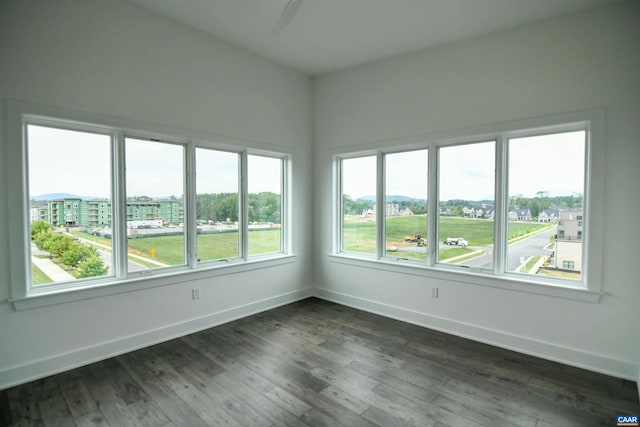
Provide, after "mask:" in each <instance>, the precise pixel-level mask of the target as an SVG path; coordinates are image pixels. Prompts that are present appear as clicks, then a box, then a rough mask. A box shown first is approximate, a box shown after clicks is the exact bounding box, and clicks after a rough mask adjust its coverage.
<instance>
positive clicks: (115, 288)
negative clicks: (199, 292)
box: [9, 254, 298, 311]
mask: <svg viewBox="0 0 640 427" xmlns="http://www.w3.org/2000/svg"><path fill="white" fill-rule="evenodd" d="M297 258H298V257H297V255H282V254H276V255H273V256H268V257H260V258H258V259H251V260H249V261H245V262H241V263H240V262H239V263H233V264H223V265H220V264H215V265H212V264H204V265H201V266H199V268H197V269H196V270H192V269H188V268H186V267H185V268H179V269H175V270H172V271H170V272H163V273H159V274H150V275H148V276H143V277H140V276H139V277H133V278H129V279H126V280H117V281H111V282H99V283H96V284H89V285H87V286H83V287H73V288H69V287H66V288H57V289H52V288H51V287H46V288H43V289H36V290H33V291H31V292H30V293H29V294H28V295H27V296H25V297H20V298H14V299H11V300H9V301H10V302H11V303H12V304H13V307H14V309H15V310H16V311H21V310H29V309H33V308H40V307H46V306H50V305H57V304H65V303H69V302H74V301H81V300H86V299H91V298H100V297H105V296H110V295H116V294H121V293H126V292H136V291H140V290H143V289H150V288H155V287H160V286H168V285H174V284H176V283H180V282H182V281H187V280H188V281H193V280H200V279H207V278H212V277H218V276H224V275H228V274H236V273H242V272H245V271H249V270H256V269H260V268H270V267H275V266H279V265H284V264H290V263H293V262H295V261H296V260H297Z"/></svg>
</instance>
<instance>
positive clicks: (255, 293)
mask: <svg viewBox="0 0 640 427" xmlns="http://www.w3.org/2000/svg"><path fill="white" fill-rule="evenodd" d="M310 96H311V80H310V78H308V77H307V76H305V75H303V74H300V73H297V72H293V71H290V70H288V69H286V68H284V67H282V66H280V65H277V64H275V63H273V62H269V61H267V60H265V59H263V58H260V57H257V56H255V55H252V54H249V53H246V52H244V51H241V50H239V49H237V48H235V47H233V46H231V45H229V44H226V43H223V42H220V41H217V40H215V39H212V38H211V37H209V36H206V35H204V34H202V33H199V32H197V31H195V30H191V29H189V28H187V27H184V26H181V25H178V24H174V23H172V22H170V21H168V20H167V19H165V18H162V17H160V16H159V15H155V14H153V13H151V12H148V11H146V10H144V9H142V8H139V7H138V6H134V5H132V4H129V3H127V2H124V1H121V0H76V1H72V0H56V1H40V0H8V1H2V2H1V4H0V117H2V121H0V123H2V124H0V126H1V128H0V141H1V142H0V236H7V234H8V222H7V217H8V216H9V215H11V212H12V210H11V208H10V207H9V206H8V204H7V200H6V194H7V188H9V187H8V186H10V185H11V182H12V181H11V177H10V176H7V165H6V161H5V159H6V141H5V129H6V127H5V123H4V117H5V102H6V100H7V99H17V100H20V101H28V102H32V103H37V104H42V105H50V106H59V107H63V108H65V109H72V110H77V111H81V112H89V113H97V114H103V115H111V116H116V117H121V118H126V119H131V120H135V121H145V122H150V123H155V124H160V125H163V126H170V127H175V128H183V129H188V130H193V131H197V132H204V133H214V134H218V135H229V136H232V137H234V138H239V139H241V140H247V141H254V142H250V144H251V145H252V146H254V147H257V148H260V147H261V144H262V145H264V144H268V145H269V146H273V145H278V146H281V147H284V149H286V150H288V151H289V152H291V153H292V154H293V160H294V171H293V187H294V190H293V191H294V197H293V201H294V206H293V212H294V218H293V223H294V225H293V226H294V229H293V240H294V241H293V246H294V252H295V253H296V254H298V255H299V257H298V258H297V261H296V262H294V263H290V264H286V265H281V266H277V267H273V268H271V269H270V270H269V271H268V274H266V273H265V272H266V271H265V270H257V271H250V272H245V273H239V274H236V275H226V276H220V277H217V278H211V279H205V280H199V281H197V282H187V283H175V284H173V285H169V286H164V287H159V288H154V289H150V290H145V291H139V292H130V293H125V294H118V295H113V296H109V297H104V298H97V299H91V300H85V301H80V302H74V303H67V304H62V305H57V306H50V307H46V308H39V309H33V310H27V311H20V312H16V311H14V310H13V308H12V307H11V305H10V304H9V303H8V302H7V300H8V298H9V296H10V295H9V289H10V286H9V280H10V276H9V269H10V266H9V264H8V259H9V251H10V250H11V247H10V242H9V241H8V239H7V238H2V239H0V388H4V387H6V386H7V385H10V384H13V383H17V382H21V381H25V380H28V379H30V378H33V377H36V376H40V375H44V374H47V373H51V372H53V371H56V370H60V369H63V368H67V367H70V366H73V365H75V364H81V363H86V362H88V361H90V360H94V359H99V358H104V357H107V356H109V355H110V354H112V353H114V352H122V351H125V350H127V349H130V348H132V347H135V346H138V345H143V344H146V343H150V342H153V341H157V340H163V339H167V338H169V337H172V336H174V335H179V334H184V333H185V332H187V331H190V330H194V329H196V328H204V327H207V326H210V325H212V324H215V323H219V322H223V321H226V320H229V319H231V318H233V317H235V316H241V315H246V314H247V313H249V312H251V311H255V310H261V309H264V308H267V307H271V306H274V305H277V304H281V303H284V302H288V301H292V300H295V299H299V298H301V297H303V296H304V295H308V294H309V293H310V288H309V286H310V280H309V277H308V275H307V274H306V272H307V271H309V270H310V269H311V268H310V266H311V259H310V252H311V246H310V242H311V232H310V229H311V221H310V214H311V209H310V205H311V200H310V193H311V192H310V190H311V176H310V175H309V173H308V172H307V171H308V170H310V169H311V163H310V162H311V110H310V109H311V99H310ZM193 286H199V287H201V290H202V296H201V299H200V300H199V301H195V302H194V301H192V300H191V288H192V287H193Z"/></svg>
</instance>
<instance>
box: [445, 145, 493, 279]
mask: <svg viewBox="0 0 640 427" xmlns="http://www.w3.org/2000/svg"><path fill="white" fill-rule="evenodd" d="M439 154H440V156H439V159H438V160H439V162H438V166H439V171H440V175H439V177H438V183H439V188H438V203H439V207H440V209H441V210H440V211H439V215H438V231H439V239H438V262H441V263H446V264H452V265H460V266H474V267H477V268H481V269H490V270H493V250H492V248H493V245H494V241H495V238H494V222H493V218H494V210H495V196H494V191H495V172H494V171H495V142H494V141H489V142H480V143H474V144H463V145H454V146H447V147H441V148H439ZM442 208H445V209H449V210H450V212H451V213H450V214H449V215H443V214H442ZM445 212H446V211H445Z"/></svg>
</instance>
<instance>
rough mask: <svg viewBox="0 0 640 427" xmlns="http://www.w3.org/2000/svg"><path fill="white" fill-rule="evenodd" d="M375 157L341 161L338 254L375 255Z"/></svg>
mask: <svg viewBox="0 0 640 427" xmlns="http://www.w3.org/2000/svg"><path fill="white" fill-rule="evenodd" d="M375 200H376V156H367V157H358V158H353V159H343V160H342V250H343V251H345V252H358V253H365V254H375V253H376V209H375V203H376V202H375Z"/></svg>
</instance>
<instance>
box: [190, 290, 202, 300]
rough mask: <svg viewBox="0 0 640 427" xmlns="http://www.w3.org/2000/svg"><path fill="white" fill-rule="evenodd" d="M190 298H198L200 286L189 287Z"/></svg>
mask: <svg viewBox="0 0 640 427" xmlns="http://www.w3.org/2000/svg"><path fill="white" fill-rule="evenodd" d="M191 298H192V299H194V300H196V299H200V288H193V289H191Z"/></svg>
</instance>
